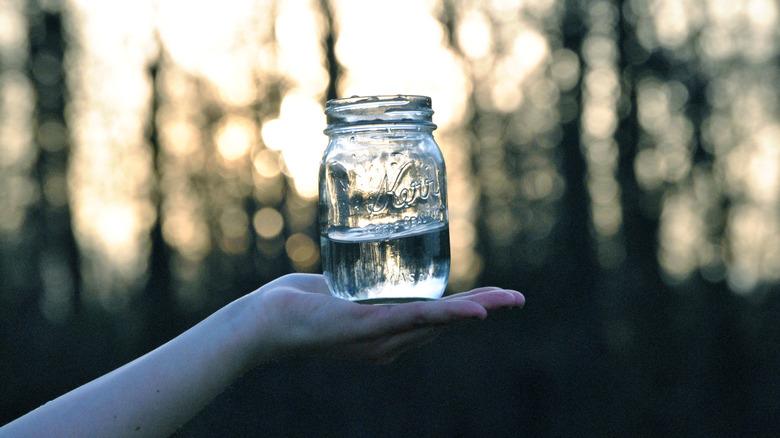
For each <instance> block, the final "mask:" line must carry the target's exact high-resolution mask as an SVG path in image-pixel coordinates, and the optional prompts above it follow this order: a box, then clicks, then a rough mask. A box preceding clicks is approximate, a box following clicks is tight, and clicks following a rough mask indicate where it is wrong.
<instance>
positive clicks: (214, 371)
mask: <svg viewBox="0 0 780 438" xmlns="http://www.w3.org/2000/svg"><path fill="white" fill-rule="evenodd" d="M524 303H525V298H524V297H523V295H522V294H520V293H519V292H516V291H511V290H505V289H500V288H496V287H482V288H478V289H474V290H471V291H468V292H462V293H459V294H456V295H451V296H448V297H446V298H444V299H441V300H437V301H426V302H413V303H404V304H392V305H362V304H356V303H351V302H349V301H345V300H341V299H339V298H334V297H332V296H331V295H330V294H329V293H328V290H327V286H326V284H325V281H324V279H323V277H322V276H321V275H316V274H290V275H286V276H284V277H280V278H278V279H276V280H274V281H272V282H270V283H268V284H266V285H264V286H262V287H261V288H259V289H257V290H256V291H254V292H251V293H249V294H247V295H245V296H243V297H241V298H239V299H237V300H236V301H233V302H232V303H230V304H228V305H226V306H225V307H223V308H222V309H220V310H218V311H217V312H215V313H213V314H212V315H211V316H209V317H208V318H206V319H204V320H203V321H201V322H200V323H198V324H197V325H195V326H194V327H192V328H190V329H189V330H187V331H186V332H184V333H182V334H181V335H179V336H177V337H176V338H174V339H172V340H170V341H169V342H167V343H165V344H163V345H162V346H160V347H158V348H157V349H155V350H153V351H151V352H149V353H147V354H146V355H144V356H141V357H139V358H138V359H136V360H134V361H132V362H130V363H128V364H126V365H124V366H122V367H120V368H118V369H116V370H114V371H112V372H110V373H108V374H106V375H104V376H101V377H99V378H97V379H95V380H93V381H91V382H89V383H87V384H85V385H83V386H81V387H78V388H76V389H74V390H73V391H71V392H69V393H67V394H65V395H62V396H60V397H59V398H57V399H55V400H52V401H50V402H48V403H46V404H45V405H43V406H41V407H39V408H38V409H35V410H33V411H31V412H30V413H28V414H26V415H24V416H22V417H20V418H18V419H16V420H15V421H13V422H11V423H9V424H7V425H5V426H3V427H2V428H0V436H2V437H5V436H14V437H27V436H30V437H37V436H61V437H66V436H67V437H71V436H72V437H81V436H89V437H103V436H105V437H123V436H134V437H140V436H154V437H157V436H168V435H170V434H171V433H173V432H174V431H175V430H176V429H177V428H179V427H180V426H181V425H183V424H184V423H186V422H187V421H188V420H189V419H191V418H192V417H193V416H195V414H197V413H198V412H199V411H200V410H201V409H202V408H203V407H204V406H205V405H206V404H208V403H209V401H211V400H212V399H213V398H214V397H215V396H217V395H218V394H219V393H221V392H222V391H223V390H224V389H225V388H226V387H227V386H228V385H230V384H231V383H232V382H233V381H235V380H236V379H237V378H238V377H240V376H241V375H242V374H244V373H245V372H246V371H248V370H250V369H252V368H254V367H256V366H258V365H260V364H262V363H264V362H268V361H270V360H274V359H278V358H280V357H285V356H332V357H338V358H345V359H359V360H368V361H371V362H375V363H387V362H391V361H392V360H394V359H395V358H396V357H398V356H399V355H400V354H402V353H403V352H404V351H406V350H409V349H411V348H414V347H417V346H419V345H422V344H425V343H427V342H430V341H431V340H432V339H433V338H434V337H435V336H436V335H437V334H438V333H440V332H441V330H442V329H445V328H447V327H450V326H452V325H453V324H455V323H457V322H458V321H463V320H468V319H485V318H486V317H487V315H488V312H490V311H493V310H496V309H499V308H508V307H522V306H523V304H524Z"/></svg>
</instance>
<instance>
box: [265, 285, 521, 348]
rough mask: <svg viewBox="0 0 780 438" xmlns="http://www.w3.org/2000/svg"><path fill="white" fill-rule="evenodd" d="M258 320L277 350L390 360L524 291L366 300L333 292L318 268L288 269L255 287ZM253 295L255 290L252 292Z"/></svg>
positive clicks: (513, 302)
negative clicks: (315, 271)
mask: <svg viewBox="0 0 780 438" xmlns="http://www.w3.org/2000/svg"><path fill="white" fill-rule="evenodd" d="M256 294H257V298H258V299H259V300H260V302H261V304H260V306H258V308H259V309H260V321H259V322H260V323H261V324H262V325H263V327H264V330H265V332H266V334H267V335H268V339H271V340H272V344H273V347H274V349H275V350H276V352H277V353H278V354H318V353H319V354H328V355H331V356H338V357H347V358H357V359H368V360H371V361H374V362H380V363H382V362H389V361H392V360H393V359H395V358H396V357H397V356H398V355H400V354H401V353H403V352H404V351H405V350H407V349H409V348H413V347H415V346H418V345H421V344H424V343H426V342H428V341H430V340H431V339H433V338H434V337H435V336H436V335H437V334H438V333H439V332H440V331H441V329H442V328H444V327H446V326H448V325H451V324H452V323H454V322H456V321H461V320H466V319H484V318H485V317H487V314H488V312H489V311H491V310H494V309H498V308H503V307H521V306H522V305H523V304H524V303H525V298H524V297H523V295H522V294H520V293H519V292H515V291H510V290H504V289H500V288H496V287H482V288H479V289H474V290H471V291H468V292H462V293H459V294H456V295H451V296H448V297H446V298H444V299H441V300H436V301H420V302H411V303H401V304H390V305H365V304H357V303H353V302H349V301H346V300H342V299H340V298H336V297H333V296H332V295H330V293H329V292H328V288H327V285H326V283H325V279H324V277H323V276H322V275H317V274H290V275H286V276H284V277H281V278H279V279H277V280H275V281H273V282H271V283H268V284H266V285H265V286H263V287H262V288H260V289H259V290H257V291H256ZM253 295H254V294H253Z"/></svg>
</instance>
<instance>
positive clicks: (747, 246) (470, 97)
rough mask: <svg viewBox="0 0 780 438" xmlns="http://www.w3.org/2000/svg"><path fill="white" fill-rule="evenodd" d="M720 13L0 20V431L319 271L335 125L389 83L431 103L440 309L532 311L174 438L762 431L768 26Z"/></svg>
mask: <svg viewBox="0 0 780 438" xmlns="http://www.w3.org/2000/svg"><path fill="white" fill-rule="evenodd" d="M726 3H727V2H726ZM726 3H724V2H716V1H701V2H694V3H679V2H671V1H658V2H650V3H643V2H638V1H627V2H612V1H604V0H601V1H597V2H584V1H575V0H569V1H564V2H555V1H537V2H527V3H522V2H489V3H485V4H482V3H478V2H469V1H454V0H446V1H442V2H433V3H431V4H427V5H423V4H399V5H393V6H388V5H385V4H379V3H378V4H377V5H373V6H372V7H377V8H380V7H381V8H385V9H382V11H381V12H382V14H385V15H387V14H391V13H392V14H396V15H390V16H388V17H387V20H386V21H388V22H390V24H391V25H392V22H393V20H394V19H395V18H398V17H400V18H401V19H406V20H409V21H410V22H411V23H413V25H410V26H408V28H407V27H404V26H401V28H399V29H398V30H397V34H393V35H387V34H384V33H383V32H384V31H383V30H381V29H380V30H378V31H377V33H376V34H373V33H370V30H371V28H372V26H381V23H375V22H372V20H375V18H374V17H373V16H372V15H371V14H372V12H371V11H364V10H362V9H360V8H361V7H364V6H360V5H358V4H348V3H347V2H341V1H328V0H321V1H316V2H315V1H311V2H309V3H306V4H305V6H299V5H297V4H296V5H292V3H285V2H267V3H262V4H261V2H247V3H246V4H242V5H241V7H238V6H231V7H228V6H224V7H216V6H214V7H213V9H209V7H208V6H203V5H194V6H192V10H189V9H188V7H187V6H186V5H182V4H178V5H177V4H174V3H165V4H163V3H157V2H149V4H146V3H143V4H140V3H139V5H136V6H125V8H126V10H120V11H119V12H117V11H115V10H113V9H111V8H108V7H106V8H100V7H97V6H96V5H91V4H88V3H87V2H76V1H74V2H69V3H67V4H65V5H64V6H63V7H59V6H57V5H55V4H53V3H50V2H35V1H32V2H27V3H24V2H21V1H16V0H3V1H0V133H2V135H0V151H2V156H0V180H1V181H2V182H3V192H2V194H0V199H2V201H3V205H2V210H3V211H1V212H0V256H1V258H0V279H2V281H0V298H2V306H1V308H0V316H1V318H0V352H2V357H3V361H2V364H0V374H1V375H2V377H3V381H4V382H8V383H7V388H6V397H4V398H3V400H4V401H3V403H2V404H0V412H2V414H3V415H2V421H8V420H10V419H11V418H13V417H15V416H17V415H20V414H21V413H23V412H25V411H27V410H29V409H31V408H33V407H35V406H36V405H37V404H40V403H42V402H44V401H46V400H48V399H49V398H51V397H54V396H55V395H57V394H60V393H62V392H64V391H65V390H67V389H69V388H72V387H74V386H76V385H78V384H79V383H83V382H85V381H86V380H89V379H91V378H93V377H95V376H97V375H99V374H101V373H104V372H106V371H108V370H110V369H112V368H114V367H116V366H118V365H119V364H121V363H123V362H125V361H127V360H129V359H131V358H132V357H135V356H137V355H139V354H142V353H143V352H145V351H148V350H149V349H151V348H153V347H154V346H156V345H159V344H160V343H161V342H164V341H165V340H166V339H169V338H170V337H172V336H174V335H175V334H176V333H178V332H180V331H181V330H183V329H185V328H186V327H188V326H190V325H192V324H193V323H194V322H196V321H197V320H199V319H200V318H202V317H204V316H205V315H207V314H208V313H209V312H211V311H213V310H215V309H216V308H218V307H220V306H222V305H224V304H225V303H226V302H228V301H229V300H231V299H233V298H236V297H238V296H240V295H241V294H242V293H244V292H246V291H249V290H252V289H253V288H255V287H257V286H258V285H260V284H262V283H264V282H266V281H268V280H270V279H272V278H274V277H276V276H278V275H281V274H284V273H286V272H289V271H291V270H308V271H316V270H317V269H318V249H317V247H316V245H317V243H316V242H318V238H317V230H316V229H315V218H316V209H315V205H314V201H315V199H314V197H313V194H312V193H311V188H310V186H311V178H310V176H311V175H310V169H311V166H312V165H315V166H316V161H317V154H318V151H320V150H321V147H324V143H323V142H324V137H322V136H321V135H320V134H319V132H320V131H321V129H322V128H324V126H323V123H324V119H322V117H321V107H320V105H321V104H322V103H323V101H324V100H325V99H327V98H333V97H335V96H337V95H341V94H351V93H352V92H353V91H354V90H368V89H370V90H378V91H377V92H383V91H382V90H384V88H386V87H399V88H395V90H397V91H398V92H415V93H427V91H426V90H429V89H430V93H431V94H434V108H435V109H436V110H437V114H438V117H440V119H439V120H437V123H439V125H440V130H439V131H437V132H438V138H439V140H440V143H441V144H442V148H443V149H444V152H445V155H446V158H447V162H448V171H449V172H450V174H449V176H450V186H451V193H453V194H454V195H455V196H453V199H451V210H452V212H451V213H452V214H451V219H452V224H451V226H452V229H453V230H457V233H455V232H454V233H453V239H454V241H453V244H454V247H455V248H457V249H458V251H456V253H457V254H456V255H455V256H456V257H458V259H457V260H454V263H455V264H454V266H453V276H454V277H453V284H455V285H456V287H469V286H471V285H474V284H483V283H484V284H488V283H491V284H492V283H497V284H501V285H505V286H506V287H513V288H516V289H519V290H522V291H524V292H526V294H527V296H528V303H529V305H528V308H527V309H526V310H524V311H523V312H522V313H518V314H514V313H513V314H511V315H510V314H504V315H500V316H499V317H498V318H497V319H496V320H495V321H491V322H489V323H487V324H484V325H481V326H474V327H469V328H468V329H467V330H463V331H458V332H456V333H455V334H453V335H451V336H449V337H445V339H443V340H442V342H441V343H439V344H437V345H436V346H434V347H432V349H431V350H427V351H425V352H418V353H414V354H412V355H411V356H410V358H408V359H407V360H404V361H402V362H400V363H399V364H398V365H396V366H393V367H390V368H385V369H380V370H377V369H374V368H366V367H362V366H360V365H353V364H349V365H345V364H328V363H325V364H307V363H299V362H294V361H293V362H285V363H281V364H273V365H270V366H269V367H267V368H265V369H263V370H260V371H258V372H256V373H254V374H252V375H250V376H249V377H247V378H246V379H245V380H244V381H242V382H241V383H240V385H239V388H236V389H235V390H232V391H230V392H229V393H228V394H225V395H224V396H222V397H221V398H220V399H219V400H218V401H217V402H216V403H215V404H214V406H212V407H210V408H209V409H208V410H207V411H206V412H204V414H202V415H201V417H199V418H198V419H196V420H195V421H194V422H193V424H191V425H189V427H188V428H186V429H185V430H184V432H183V434H184V435H187V436H189V435H199V434H203V435H208V434H209V431H211V430H214V431H216V430H220V431H223V428H225V427H229V428H232V429H231V431H232V432H234V433H235V434H239V433H242V432H247V433H248V432H257V431H268V433H270V434H273V433H274V432H277V433H279V434H289V433H290V431H292V432H296V431H297V433H305V432H306V431H310V430H320V431H321V432H323V434H326V433H327V432H328V431H331V432H333V433H340V434H341V433H346V434H352V435H366V434H371V435H375V434H386V435H392V434H396V433H402V432H404V431H406V430H418V431H420V430H421V431H423V432H427V433H428V434H439V435H441V434H454V433H457V432H462V433H472V434H477V433H479V432H478V431H480V432H484V431H485V430H490V431H492V432H493V433H494V434H503V435H507V436H509V435H514V434H515V433H522V432H517V430H518V428H519V429H524V430H525V431H526V432H530V434H532V435H544V434H551V435H573V434H580V433H583V434H593V435H599V436H602V435H610V434H618V435H627V434H632V435H634V434H637V435H639V434H642V435H657V434H677V433H681V434H685V435H717V434H727V435H732V434H738V433H740V432H742V431H755V432H763V433H771V432H776V431H777V429H778V427H780V425H779V424H778V423H777V421H776V420H774V419H773V417H772V416H771V413H772V412H773V411H774V410H776V408H777V400H778V398H777V395H778V394H777V389H778V388H780V382H779V381H778V377H777V376H776V373H775V372H774V370H776V369H777V367H778V366H780V355H778V353H777V351H776V348H774V346H775V345H777V342H778V341H780V331H779V330H778V328H777V325H776V324H775V322H776V320H777V319H776V318H777V316H778V295H777V280H778V278H780V249H778V248H780V208H778V206H780V152H778V151H780V143H778V142H780V140H779V139H780V135H778V133H780V122H778V120H780V114H779V113H778V111H780V108H779V107H778V104H777V102H778V101H780V99H778V97H780V95H779V94H778V93H779V89H778V87H777V85H776V84H777V83H778V82H777V78H778V77H780V65H778V63H777V62H776V59H777V54H778V50H780V44H779V43H778V38H779V37H778V34H777V33H778V30H777V29H778V26H777V22H778V7H777V5H776V4H775V3H773V2H767V1H758V0H754V1H746V2H734V3H733V5H731V3H729V4H726ZM301 4H302V5H303V4H304V3H301ZM735 5H736V6H735ZM242 8H244V9H242ZM184 11H187V12H188V13H191V14H192V17H191V18H192V19H191V20H190V21H188V24H187V26H190V27H187V26H185V24H181V23H180V22H179V21H177V20H175V19H173V18H178V14H183V13H184ZM393 11H394V12H393ZM123 14H124V16H127V17H129V18H128V23H129V24H128V25H127V26H124V27H122V26H118V25H117V27H118V29H117V30H116V32H115V33H116V35H114V33H112V32H113V30H112V23H113V24H116V23H118V22H117V21H116V20H117V19H118V18H117V17H119V16H122V15H123ZM351 14H352V15H351ZM361 14H362V15H361ZM211 15H215V16H211ZM171 17H173V18H171ZM112 20H113V21H112ZM219 20H222V21H221V23H222V24H221V25H220V24H216V23H212V22H213V21H219ZM198 23H211V24H212V25H213V28H201V29H197V25H198ZM300 23H305V24H307V25H306V26H304V25H301V24H300ZM372 23H373V24H372ZM226 29H228V30H226ZM196 31H197V32H196ZM209 31H211V32H212V35H209V36H208V37H200V38H202V39H200V40H199V39H198V38H199V36H198V35H196V33H203V32H205V33H209ZM117 35H118V36H117ZM355 35H361V37H365V41H359V40H360V38H357V37H355ZM99 36H105V37H106V39H105V41H103V40H102V39H98V38H97V37H99ZM438 37H440V41H438V40H437V39H436V38H438ZM193 41H195V42H198V44H196V43H195V42H193ZM361 44H362V45H361ZM377 47H379V48H380V49H377ZM395 47H397V50H398V53H397V54H393V57H391V56H390V52H392V50H395V49H394V48H395ZM431 47H433V48H431ZM415 50H416V51H415ZM201 52H202V53H201ZM377 53H378V54H377ZM376 56H379V58H376ZM383 56H384V57H386V58H387V61H388V64H392V65H387V66H385V67H386V69H383V68H382V67H376V66H374V65H373V64H375V63H376V61H375V59H384V58H382V57H383ZM423 62H425V63H426V64H425V65H420V63H423ZM399 65H400V67H399ZM372 68H373V69H372ZM421 68H422V69H428V70H430V71H426V72H420V71H416V70H415V71H413V72H412V73H405V72H406V71H407V70H414V69H421ZM394 69H396V70H394ZM385 70H387V71H385ZM404 74H408V75H409V76H408V77H402V76H403V75H404ZM374 76H375V77H374ZM371 87H374V88H371ZM404 87H406V88H404ZM453 90H455V91H453ZM112 99H113V100H112ZM437 99H438V100H437ZM437 103H438V105H437ZM312 158H313V159H312ZM312 163H313V164H312ZM455 239H457V241H455ZM486 340H489V341H490V342H486ZM337 382H343V383H337ZM399 382H401V384H400V385H399ZM410 394H413V396H412V397H409V395H410ZM400 401H404V403H400ZM378 407H379V408H378ZM378 411H381V412H379V413H378ZM260 412H261V413H260ZM420 412H422V413H428V415H420ZM293 434H294V433H293Z"/></svg>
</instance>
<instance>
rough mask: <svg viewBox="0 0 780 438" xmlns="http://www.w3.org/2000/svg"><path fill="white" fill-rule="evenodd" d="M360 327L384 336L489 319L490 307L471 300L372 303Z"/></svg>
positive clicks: (374, 334) (365, 331) (370, 332)
mask: <svg viewBox="0 0 780 438" xmlns="http://www.w3.org/2000/svg"><path fill="white" fill-rule="evenodd" d="M363 313H364V315H363V316H362V317H361V318H360V322H359V325H360V327H359V330H360V331H361V332H362V333H364V334H365V335H366V336H370V337H373V336H382V335H385V334H392V333H399V332H404V331H408V330H411V329H414V328H424V327H434V326H438V325H445V324H448V323H451V322H454V321H458V320H463V319H469V318H478V319H485V318H486V317H487V310H485V308H484V307H483V306H482V305H481V304H480V303H478V302H475V301H470V300H439V301H423V302H415V303H404V304H393V305H385V306H372V307H370V308H368V309H365V310H364V311H363Z"/></svg>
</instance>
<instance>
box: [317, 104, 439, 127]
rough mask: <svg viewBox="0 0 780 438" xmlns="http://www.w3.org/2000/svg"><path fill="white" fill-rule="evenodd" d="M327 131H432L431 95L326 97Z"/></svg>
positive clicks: (433, 125)
mask: <svg viewBox="0 0 780 438" xmlns="http://www.w3.org/2000/svg"><path fill="white" fill-rule="evenodd" d="M325 114H326V115H327V118H328V127H327V129H325V133H326V134H328V135H333V134H341V133H346V132H359V131H375V130H410V129H411V130H416V131H422V130H425V131H432V130H434V129H436V125H435V124H434V123H433V121H432V116H433V110H432V109H431V99H430V98H429V97H426V96H404V95H396V96H365V97H358V96H354V97H349V98H345V99H334V100H329V101H328V102H327V104H326V107H325Z"/></svg>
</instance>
